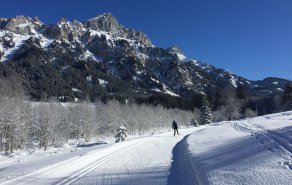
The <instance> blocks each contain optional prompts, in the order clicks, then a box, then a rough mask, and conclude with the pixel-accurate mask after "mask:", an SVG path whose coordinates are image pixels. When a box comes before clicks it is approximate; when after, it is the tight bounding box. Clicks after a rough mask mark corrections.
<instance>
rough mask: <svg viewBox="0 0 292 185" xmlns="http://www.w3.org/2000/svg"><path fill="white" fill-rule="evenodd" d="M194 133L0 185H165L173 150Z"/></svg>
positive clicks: (128, 146) (122, 146) (140, 141)
mask: <svg viewBox="0 0 292 185" xmlns="http://www.w3.org/2000/svg"><path fill="white" fill-rule="evenodd" d="M198 129H200V128H190V129H180V130H179V131H180V135H179V136H175V137H174V136H173V133H172V132H166V133H161V134H158V135H153V136H147V137H142V138H135V139H130V140H128V141H125V142H122V143H117V144H110V145H109V146H108V147H104V148H102V149H100V150H96V151H91V152H89V153H87V154H85V155H82V156H75V157H73V158H70V159H67V160H64V161H62V162H59V163H56V164H53V165H51V166H47V167H44V168H41V169H39V170H37V171H35V172H32V173H29V174H26V175H23V176H19V177H16V178H14V179H11V180H8V181H6V182H5V183H3V185H4V184H5V185H9V184H13V185H15V184H19V185H25V184H27V185H34V184H42V185H45V184H56V185H65V184H102V185H103V184H119V185H120V184H139V185H141V184H167V179H168V177H169V176H170V168H171V164H172V156H173V155H172V152H173V149H174V147H175V146H176V144H177V143H178V142H179V141H181V140H182V139H183V138H184V137H185V136H187V135H189V134H191V133H192V132H194V131H196V130H198ZM182 152H184V151H182ZM182 154H183V153H182Z"/></svg>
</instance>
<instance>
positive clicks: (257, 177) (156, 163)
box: [0, 111, 292, 185]
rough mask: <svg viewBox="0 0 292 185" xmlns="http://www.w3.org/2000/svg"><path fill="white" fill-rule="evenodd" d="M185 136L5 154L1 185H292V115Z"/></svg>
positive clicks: (228, 124)
mask: <svg viewBox="0 0 292 185" xmlns="http://www.w3.org/2000/svg"><path fill="white" fill-rule="evenodd" d="M179 132H180V135H179V136H175V137H174V136H173V132H172V131H170V130H169V131H168V132H163V133H160V134H150V135H144V136H139V137H136V136H135V137H130V139H128V140H126V141H124V142H121V143H117V144H114V143H113V142H109V143H110V144H100V145H99V144H93V145H90V144H84V145H83V146H82V147H77V149H74V150H72V149H71V148H70V147H68V150H67V152H66V151H65V152H60V153H58V151H55V150H52V152H51V153H50V155H46V156H43V157H40V156H37V155H33V157H29V156H30V155H26V154H25V155H23V156H21V155H20V156H19V157H18V158H16V157H13V156H12V158H7V157H4V156H0V169H1V170H0V183H3V184H5V185H8V184H22V185H24V184H29V185H34V184H44V185H46V184H76V185H79V184H89V185H90V184H102V185H103V184H115V185H123V184H125V185H126V184H131V185H132V184H133V185H135V184H139V185H146V184H151V185H152V184H159V185H165V184H168V185H189V184H196V185H197V184H198V185H205V184H211V185H213V184H220V185H222V184H242V185H245V184H246V185H250V184H265V185H266V184H271V185H274V184H284V185H286V184H287V185H288V184H291V182H292V111H291V112H283V113H278V114H271V115H266V116H261V117H255V118H249V119H244V120H238V121H228V122H227V121H225V122H219V123H213V124H210V125H206V126H200V127H196V128H189V129H182V128H180V129H179ZM70 151H71V152H70ZM55 152H56V153H55ZM40 155H42V153H40ZM24 156H25V157H24ZM24 158H25V159H26V160H22V159H24ZM5 159H6V160H5ZM16 159H17V160H16ZM18 159H19V160H18Z"/></svg>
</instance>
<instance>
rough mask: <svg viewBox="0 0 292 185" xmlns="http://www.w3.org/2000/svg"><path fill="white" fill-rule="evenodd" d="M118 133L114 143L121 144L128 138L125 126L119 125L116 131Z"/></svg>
mask: <svg viewBox="0 0 292 185" xmlns="http://www.w3.org/2000/svg"><path fill="white" fill-rule="evenodd" d="M117 131H118V133H117V135H116V136H115V138H116V143H119V142H122V141H125V140H126V137H128V133H127V132H126V131H127V129H126V127H125V126H123V125H121V126H119V128H118V129H117Z"/></svg>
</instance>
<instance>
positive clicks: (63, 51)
mask: <svg viewBox="0 0 292 185" xmlns="http://www.w3.org/2000/svg"><path fill="white" fill-rule="evenodd" d="M0 59H1V61H2V62H4V63H5V64H6V65H10V67H11V68H12V69H14V70H15V71H16V73H17V74H19V75H20V76H21V78H24V81H26V83H25V84H26V86H27V88H28V89H30V94H31V95H32V96H34V97H36V96H37V98H42V96H43V94H44V93H46V94H47V96H49V97H50V96H53V97H62V99H63V98H64V97H65V96H66V97H71V99H72V98H74V97H78V98H85V97H86V96H90V97H96V96H103V95H114V96H123V97H124V98H125V97H126V98H129V97H137V96H138V97H144V96H146V97H147V96H148V97H149V96H151V95H153V94H155V95H157V94H161V95H166V96H172V97H182V98H191V97H193V96H196V95H204V94H209V95H210V94H211V95H212V94H216V93H217V94H218V91H220V89H222V87H224V88H226V89H228V90H230V91H237V89H238V88H243V89H244V91H246V92H248V93H247V94H254V93H255V92H256V93H257V94H258V95H259V96H262V95H263V96H266V94H267V93H266V92H263V90H265V85H267V83H268V85H269V89H268V90H269V91H270V92H271V93H272V94H273V93H281V88H284V85H285V82H286V81H285V80H283V81H282V80H281V83H277V84H276V83H274V84H273V83H270V82H267V83H264V82H262V83H261V82H252V81H249V80H246V79H244V78H242V77H239V76H237V75H235V74H232V73H230V72H228V71H226V70H223V69H217V68H215V67H214V66H212V65H209V64H206V63H203V62H200V61H198V60H193V59H189V58H187V57H186V56H185V55H184V54H183V52H182V51H181V50H180V49H179V48H177V47H174V46H173V47H169V48H166V49H164V48H159V47H156V46H154V45H153V44H152V43H151V41H150V40H149V38H148V37H147V36H146V35H145V34H144V33H142V32H138V31H135V30H133V29H127V28H125V27H123V26H122V25H120V24H119V23H118V21H117V19H116V18H115V17H114V16H113V15H112V14H110V13H107V14H102V15H97V16H96V17H95V18H92V19H89V20H87V21H84V22H79V21H76V20H74V21H68V20H66V19H64V18H63V19H61V20H60V21H59V22H58V23H57V24H54V25H45V24H43V23H42V22H41V21H40V20H39V19H38V18H37V17H35V18H30V17H27V16H16V17H13V18H0ZM105 81H107V83H101V82H105ZM48 84H49V85H48ZM276 85H277V87H276ZM258 86H263V88H261V89H258ZM270 86H275V88H272V87H270ZM51 89H53V90H51ZM72 89H73V90H72ZM76 89H79V90H78V91H76Z"/></svg>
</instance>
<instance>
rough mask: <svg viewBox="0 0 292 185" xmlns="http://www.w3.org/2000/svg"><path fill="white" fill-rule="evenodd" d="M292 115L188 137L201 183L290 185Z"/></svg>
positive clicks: (214, 126)
mask: <svg viewBox="0 0 292 185" xmlns="http://www.w3.org/2000/svg"><path fill="white" fill-rule="evenodd" d="M291 143H292V112H286V113H280V114H274V115H267V116H262V117H257V118H253V119H246V120H240V121H235V122H222V123H215V124H211V125H208V126H206V127H205V128H204V129H202V130H199V131H197V132H194V133H193V134H192V135H190V136H189V138H188V144H189V151H190V158H191V162H192V167H193V169H194V171H195V176H196V179H197V181H198V182H199V184H291V182H292V173H291V172H292V171H291V170H292V153H291V152H292V145H291Z"/></svg>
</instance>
